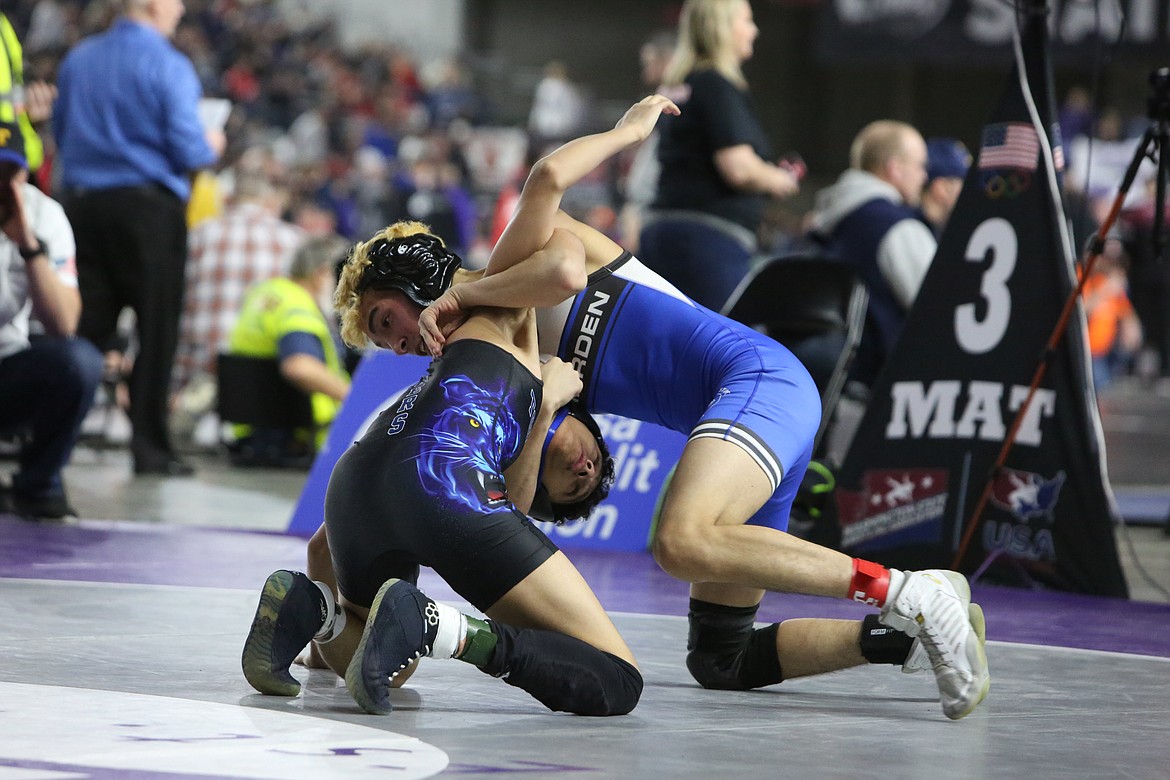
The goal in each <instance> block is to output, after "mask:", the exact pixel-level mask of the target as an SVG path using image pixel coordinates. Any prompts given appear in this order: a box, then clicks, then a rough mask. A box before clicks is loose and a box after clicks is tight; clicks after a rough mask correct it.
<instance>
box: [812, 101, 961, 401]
mask: <svg viewBox="0 0 1170 780" xmlns="http://www.w3.org/2000/svg"><path fill="white" fill-rule="evenodd" d="M925 182H926V142H925V141H924V140H922V136H921V135H920V134H919V132H918V131H917V130H915V129H914V128H913V127H911V126H910V125H908V124H905V123H903V122H895V121H892V120H879V121H876V122H871V123H870V124H868V125H866V126H865V127H864V128H862V130H861V132H860V133H858V134H857V137H856V138H854V140H853V145H852V147H851V148H850V150H849V170H847V171H845V172H844V173H842V174H841V176H840V178H838V179H837V182H836V183H835V184H833V185H832V186H830V187H829V188H827V189H825V190H822V191H821V192H819V193H817V199H816V212H815V214H814V215H813V217H812V222H811V237H812V238H813V239H814V240H816V241H817V242H818V243H821V244H823V245H824V246H825V248H826V249H827V250H828V251H829V252H830V253H832V254H834V255H836V256H837V257H838V258H840V259H841V261H842V262H845V263H847V264H848V265H850V266H852V267H853V268H854V269H855V270H856V271H857V273H858V275H860V276H861V278H862V279H863V280H864V281H865V286H866V288H867V289H868V290H869V311H868V313H867V315H866V323H865V330H864V332H863V334H862V337H861V344H860V345H859V346H858V349H857V357H856V358H855V359H854V361H853V366H852V368H851V370H850V379H851V380H852V381H855V382H858V383H860V384H861V385H862V386H864V387H867V388H868V387H871V386H872V385H873V381H874V380H875V379H876V378H877V374H878V372H879V371H880V370H881V367H882V365H883V364H884V363H885V361H886V356H887V355H888V354H889V352H890V351H891V350H892V349H893V347H894V344H895V343H896V342H897V340H898V336H899V335H900V334H901V332H902V323H903V321H904V320H905V319H906V313H907V312H908V311H909V310H910V306H911V305H912V304H913V303H914V298H915V297H916V296H917V295H918V288H919V286H920V285H921V284H922V280H923V278H924V277H925V276H926V272H927V270H928V269H929V268H930V263H931V261H932V260H933V259H934V252H935V249H937V247H938V244H937V242H936V241H935V238H934V235H933V234H932V233H931V232H930V229H929V228H927V227H926V225H925V224H923V222H922V221H921V220H920V219H919V218H918V214H917V212H916V211H915V207H916V206H917V205H918V204H919V202H920V200H921V197H922V187H923V184H924V183H925Z"/></svg>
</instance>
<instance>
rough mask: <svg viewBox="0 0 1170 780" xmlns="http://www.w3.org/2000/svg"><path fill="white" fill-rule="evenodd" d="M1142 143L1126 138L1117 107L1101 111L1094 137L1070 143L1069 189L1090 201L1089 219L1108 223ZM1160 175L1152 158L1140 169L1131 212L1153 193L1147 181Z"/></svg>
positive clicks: (1128, 202)
mask: <svg viewBox="0 0 1170 780" xmlns="http://www.w3.org/2000/svg"><path fill="white" fill-rule="evenodd" d="M1138 142H1139V139H1137V138H1132V137H1126V134H1125V120H1124V118H1123V117H1122V115H1121V112H1120V111H1118V110H1117V109H1116V108H1113V107H1109V108H1106V109H1105V110H1104V111H1102V112H1101V118H1100V119H1099V120H1098V121H1097V131H1096V133H1095V134H1094V135H1092V136H1090V135H1081V136H1077V137H1076V138H1074V139H1072V140H1071V141H1070V142H1069V155H1068V161H1069V162H1068V170H1067V172H1066V175H1065V180H1064V183H1065V187H1066V188H1067V189H1069V190H1070V191H1072V192H1073V193H1075V194H1077V195H1078V196H1081V197H1084V198H1086V199H1087V200H1088V210H1089V216H1090V217H1091V219H1092V221H1093V222H1094V223H1095V224H1097V225H1100V224H1101V223H1102V222H1104V220H1105V217H1106V216H1107V214H1108V211H1109V208H1110V206H1112V205H1113V199H1114V198H1115V197H1116V196H1117V189H1118V187H1119V186H1120V185H1121V181H1122V179H1124V178H1125V172H1126V169H1127V168H1129V164H1130V163H1131V162H1132V161H1133V157H1134V153H1135V152H1136V151H1137V147H1138ZM1156 172H1157V166H1155V165H1154V163H1153V161H1152V160H1150V159H1146V160H1145V161H1144V162H1143V163H1142V164H1141V165H1140V166H1139V167H1138V170H1137V175H1136V177H1135V179H1134V182H1133V185H1132V186H1131V187H1130V189H1129V195H1128V197H1127V198H1126V199H1125V207H1126V208H1127V209H1138V208H1141V207H1142V205H1143V204H1144V203H1145V202H1146V201H1147V200H1148V198H1149V193H1150V190H1148V189H1147V188H1146V182H1148V181H1150V180H1151V179H1153V178H1154V175H1155V173H1156Z"/></svg>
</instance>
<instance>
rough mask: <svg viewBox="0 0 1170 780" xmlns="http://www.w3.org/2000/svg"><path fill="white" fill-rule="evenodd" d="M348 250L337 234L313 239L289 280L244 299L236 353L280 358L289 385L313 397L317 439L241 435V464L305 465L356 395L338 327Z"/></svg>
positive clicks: (272, 433)
mask: <svg viewBox="0 0 1170 780" xmlns="http://www.w3.org/2000/svg"><path fill="white" fill-rule="evenodd" d="M347 248H348V244H347V243H346V241H345V239H343V238H341V237H340V236H337V235H332V236H318V237H315V238H310V239H307V240H306V241H305V242H304V243H303V244H301V246H300V248H298V249H297V251H296V253H295V254H294V255H293V259H292V265H291V267H290V268H289V272H288V277H287V278H284V277H281V278H276V279H269V280H267V281H264V282H260V283H259V284H257V285H255V286H254V287H253V288H252V289H251V290H249V291H248V294H247V295H246V296H245V298H244V304H243V307H242V309H241V310H240V316H239V318H238V319H237V321H236V325H235V327H234V328H233V330H232V333H231V338H230V341H229V344H228V351H229V352H231V353H232V354H234V355H245V356H248V357H261V358H273V359H276V360H278V361H279V362H280V373H281V375H282V376H284V378H285V379H286V380H288V381H289V383H291V384H293V385H295V386H296V387H298V388H300V389H301V390H302V391H304V392H305V393H307V394H309V395H310V396H311V398H312V404H313V419H314V422H315V423H316V427H317V438H316V440H312V439H310V438H309V435H310V432H308V431H289V430H247V429H242V430H238V432H237V436H238V441H237V442H236V444H235V446H234V447H233V462H235V463H237V464H239V465H283V464H285V463H301V462H304V461H305V456H308V455H311V454H312V453H313V452H315V451H316V448H317V447H318V446H319V445H320V444H322V443H324V441H325V434H326V430H327V428H328V426H329V424H330V423H331V422H333V418H334V417H336V416H337V412H338V410H339V409H340V408H341V402H342V401H344V400H345V397H346V396H347V395H348V394H349V375H348V373H346V371H345V368H344V366H343V365H342V361H341V358H340V357H339V356H338V349H337V344H336V337H335V330H334V326H333V325H331V321H330V319H329V318H330V317H332V314H326V312H332V310H333V309H332V305H333V304H332V301H333V290H334V288H335V286H336V278H337V276H336V274H337V271H336V268H337V264H338V263H339V262H340V261H341V259H342V257H343V256H344V255H345V252H346V249H347Z"/></svg>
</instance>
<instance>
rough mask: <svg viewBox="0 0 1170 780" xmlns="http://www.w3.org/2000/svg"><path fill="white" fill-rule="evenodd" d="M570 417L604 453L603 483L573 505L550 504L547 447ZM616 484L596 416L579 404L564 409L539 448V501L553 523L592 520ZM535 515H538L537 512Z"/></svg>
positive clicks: (601, 480) (537, 489)
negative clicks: (546, 485) (545, 473)
mask: <svg viewBox="0 0 1170 780" xmlns="http://www.w3.org/2000/svg"><path fill="white" fill-rule="evenodd" d="M568 417H572V418H574V419H576V420H578V421H580V423H581V424H582V425H584V426H585V427H586V428H587V429H588V430H589V432H590V433H591V434H593V438H595V439H596V440H597V448H598V450H599V452H600V453H601V462H600V463H598V464H597V469H598V471H600V472H601V479H600V480H598V482H597V487H595V488H594V489H593V491H592V492H591V493H589V495H587V496H585V497H584V498H582V499H580V500H578V501H574V502H573V503H571V504H560V503H556V502H554V501H550V500H549V498H548V491H547V490H545V488H544V462H545V456H546V455H547V454H548V447H549V445H550V444H552V440H553V437H554V436H556V435H557V429H558V428H560V427H561V423H563V422H564V421H565V419H566V418H568ZM613 480H614V462H613V456H612V455H610V454H609V446H608V445H607V444H606V443H605V437H604V436H602V435H601V428H600V427H599V426H598V425H597V421H596V420H594V419H593V415H591V414H589V413H588V412H586V411H585V410H584V409H583V408H582V407H581V405H580V403H579V402H576V401H574V402H573V403H570V404H567V405H565V406H562V407H561V408H560V409H558V410H557V413H556V414H555V415H554V416H553V421H552V424H551V425H549V426H548V433H547V434H546V435H545V437H544V444H543V445H542V446H541V448H540V471H539V472H538V473H537V481H536V493H537V496H536V500H537V501H538V502H540V503H541V504H544V505H545V508H546V509H547V510H548V511H549V512H550V513H551V514H552V518H553V522H555V523H557V524H558V525H559V524H561V523H566V522H568V521H570V520H584V519H585V518H587V517H589V513H590V512H592V511H593V507H595V506H597V505H598V504H600V503H601V502H602V501H603V500H605V497H606V496H608V495H609V489H610V487H612V486H613ZM533 514H537V512H536V510H535V508H534V511H533Z"/></svg>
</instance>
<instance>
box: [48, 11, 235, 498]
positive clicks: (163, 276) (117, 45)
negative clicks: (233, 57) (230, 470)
mask: <svg viewBox="0 0 1170 780" xmlns="http://www.w3.org/2000/svg"><path fill="white" fill-rule="evenodd" d="M122 6H123V8H122V10H123V15H122V16H121V17H120V18H119V19H118V20H117V21H116V22H115V23H114V24H113V25H112V26H111V27H110V29H109V30H107V31H106V32H104V33H101V34H99V35H95V36H92V37H90V38H87V39H86V40H84V41H82V42H81V43H79V44H78V45H77V46H76V47H75V48H74V49H73V50H72V51H70V52H69V54H68V55H67V56H66V57H65V59H64V61H63V62H62V63H61V68H60V72H59V75H58V84H57V86H58V98H57V103H56V106H55V108H54V115H53V133H54V136H55V137H56V141H57V147H58V165H59V166H60V168H61V170H62V178H61V186H62V188H63V192H62V198H61V200H62V201H63V204H64V206H65V211H66V214H67V215H68V217H69V220H70V222H71V223H72V225H73V230H74V233H75V234H76V237H77V271H78V284H79V286H80V288H81V298H82V314H81V322H80V324H79V326H78V332H79V334H80V335H82V336H85V337H86V338H88V339H90V340H91V341H93V342H94V343H95V344H96V345H97V346H98V347H99V348H101V349H103V350H104V349H108V348H110V347H111V346H112V345H113V344H114V343H115V342H114V339H115V337H116V330H117V321H118V316H119V314H120V313H121V311H122V309H123V308H124V307H127V306H128V307H130V308H132V309H133V310H134V313H135V315H136V319H137V326H136V327H137V354H136V357H135V360H134V370H133V372H132V374H131V377H130V422H131V424H132V426H133V436H132V438H131V453H132V454H133V456H134V470H135V473H138V474H170V475H185V474H190V473H191V472H192V469H191V467H190V466H188V465H187V464H186V463H183V462H182V461H180V460H179V459H178V458H177V457H176V455H175V452H174V450H173V448H172V446H171V442H170V436H169V434H168V432H167V401H168V393H169V387H170V375H171V367H172V364H173V363H174V355H175V347H176V343H177V340H178V331H179V315H180V313H181V311H182V308H183V279H184V266H185V264H186V260H187V223H186V203H187V199H188V198H189V196H190V194H191V178H190V177H191V174H192V173H193V172H194V171H196V170H197V169H199V168H204V167H207V166H210V165H212V164H213V163H214V162H215V161H216V160H217V159H218V157H219V155H220V154H221V153H222V152H223V148H224V136H223V133H222V132H221V131H218V130H216V131H207V132H205V130H204V128H203V127H202V125H201V123H200V121H199V116H198V103H199V99H200V97H201V88H200V85H199V80H198V77H197V76H196V74H195V69H194V67H193V66H192V64H191V62H190V60H188V59H187V57H186V56H185V55H183V54H182V53H181V52H179V51H178V50H177V49H176V48H175V47H174V46H172V45H171V43H170V37H171V36H172V35H173V34H174V32H175V28H176V27H177V26H178V24H179V20H180V19H181V18H182V16H183V10H184V9H183V2H182V0H122Z"/></svg>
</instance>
